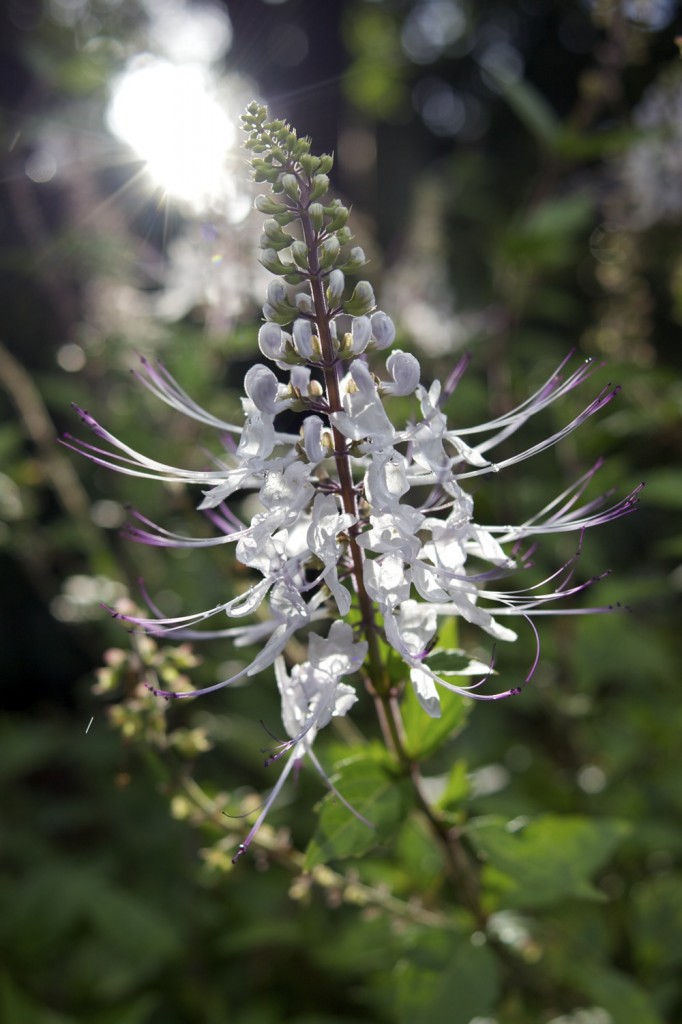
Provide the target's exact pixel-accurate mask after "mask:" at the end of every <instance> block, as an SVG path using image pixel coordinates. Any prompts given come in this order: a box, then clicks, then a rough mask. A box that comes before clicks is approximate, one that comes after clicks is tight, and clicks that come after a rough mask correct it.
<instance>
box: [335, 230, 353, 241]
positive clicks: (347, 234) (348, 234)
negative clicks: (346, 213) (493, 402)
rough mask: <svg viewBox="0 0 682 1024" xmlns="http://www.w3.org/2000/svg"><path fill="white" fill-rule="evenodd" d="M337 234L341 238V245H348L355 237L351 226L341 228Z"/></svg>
mask: <svg viewBox="0 0 682 1024" xmlns="http://www.w3.org/2000/svg"><path fill="white" fill-rule="evenodd" d="M335 234H336V237H337V238H338V240H339V245H348V243H349V242H350V241H351V239H352V237H353V232H352V231H351V229H350V228H339V230H338V231H336V232H335Z"/></svg>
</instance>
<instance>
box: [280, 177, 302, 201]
mask: <svg viewBox="0 0 682 1024" xmlns="http://www.w3.org/2000/svg"><path fill="white" fill-rule="evenodd" d="M280 184H281V185H282V188H283V189H284V191H285V192H286V194H287V195H288V196H289V198H290V199H293V200H294V202H298V201H299V199H300V198H301V186H300V185H299V183H298V181H297V180H296V175H295V174H283V175H282V177H281V179H280Z"/></svg>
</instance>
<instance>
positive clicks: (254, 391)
mask: <svg viewBox="0 0 682 1024" xmlns="http://www.w3.org/2000/svg"><path fill="white" fill-rule="evenodd" d="M244 390H245V391H246V393H247V395H248V396H249V398H250V399H251V401H252V402H253V404H254V405H255V406H256V408H257V409H258V410H259V412H264V413H265V414H266V415H268V416H274V415H275V409H276V403H277V392H278V390H279V382H278V380H277V378H276V377H275V375H274V373H273V372H272V370H269V369H268V368H267V366H263V364H262V363H256V365H255V366H252V367H251V369H250V370H248V371H247V374H246V376H245V378H244Z"/></svg>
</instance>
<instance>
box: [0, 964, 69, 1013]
mask: <svg viewBox="0 0 682 1024" xmlns="http://www.w3.org/2000/svg"><path fill="white" fill-rule="evenodd" d="M0 1020H2V1021H7V1024H76V1018H75V1017H71V1016H68V1017H67V1016H65V1015H64V1014H61V1013H55V1012H54V1011H52V1010H48V1009H45V1008H44V1007H42V1006H40V1005H39V1004H38V1003H36V1002H35V1001H34V1000H33V999H32V998H31V997H30V996H28V995H26V994H25V993H24V992H22V991H20V989H19V988H17V986H16V985H15V984H14V982H13V981H12V979H11V978H10V977H9V975H7V974H3V975H0Z"/></svg>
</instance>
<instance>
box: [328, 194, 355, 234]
mask: <svg viewBox="0 0 682 1024" xmlns="http://www.w3.org/2000/svg"><path fill="white" fill-rule="evenodd" d="M326 213H327V216H328V217H331V221H330V223H329V224H328V225H327V230H328V231H329V232H331V233H333V232H334V231H338V230H339V228H344V227H345V226H346V223H347V221H348V218H349V217H350V211H349V209H348V207H347V206H344V205H343V203H342V202H341V200H340V199H335V200H334V201H333V203H330V204H329V206H328V207H327V209H326Z"/></svg>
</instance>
